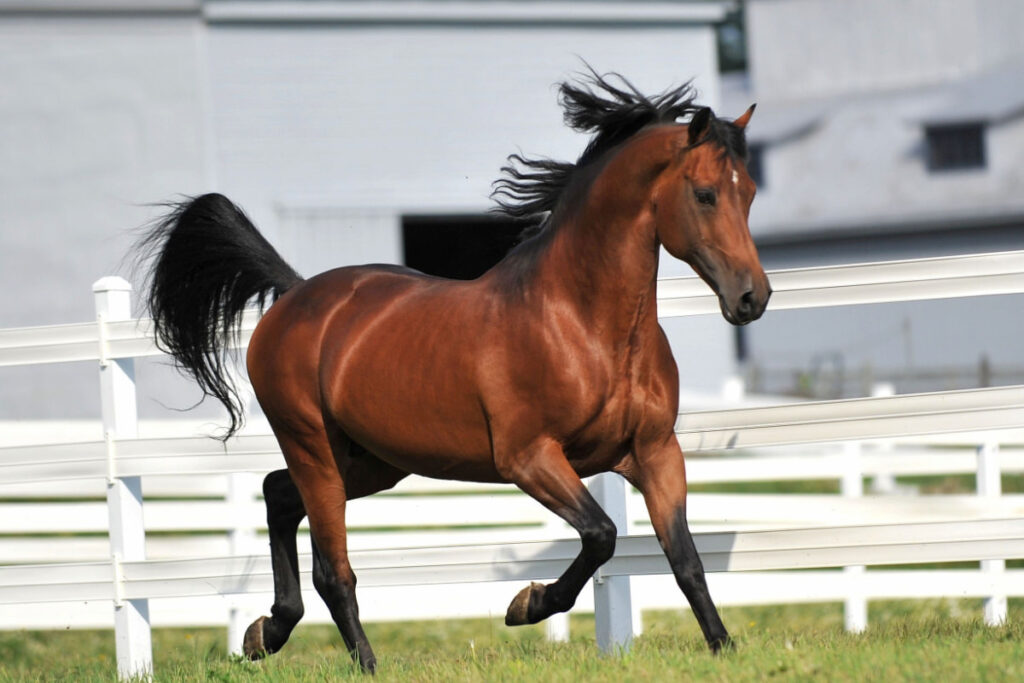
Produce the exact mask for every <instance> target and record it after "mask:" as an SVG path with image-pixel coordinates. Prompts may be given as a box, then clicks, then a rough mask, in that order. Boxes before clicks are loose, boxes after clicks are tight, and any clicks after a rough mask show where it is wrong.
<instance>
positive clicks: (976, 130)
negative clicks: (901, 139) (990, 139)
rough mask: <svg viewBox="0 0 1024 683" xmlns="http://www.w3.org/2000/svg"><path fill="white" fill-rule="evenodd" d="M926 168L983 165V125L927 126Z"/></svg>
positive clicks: (957, 167) (981, 166)
mask: <svg viewBox="0 0 1024 683" xmlns="http://www.w3.org/2000/svg"><path fill="white" fill-rule="evenodd" d="M925 140H926V142H927V145H928V170H930V171H952V170H957V169H964V168H985V128H984V126H982V124H980V123H961V124H955V125H943V126H928V127H927V128H925Z"/></svg>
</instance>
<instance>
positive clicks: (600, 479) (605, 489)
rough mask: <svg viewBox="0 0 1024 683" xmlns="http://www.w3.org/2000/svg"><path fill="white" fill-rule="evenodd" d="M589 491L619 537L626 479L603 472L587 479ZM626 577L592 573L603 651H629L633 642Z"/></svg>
mask: <svg viewBox="0 0 1024 683" xmlns="http://www.w3.org/2000/svg"><path fill="white" fill-rule="evenodd" d="M590 493H591V495H593V496H594V498H595V499H596V500H597V502H598V504H599V505H600V506H601V507H602V508H603V509H604V511H605V514H607V515H608V516H609V517H611V519H612V521H613V522H615V526H616V528H617V529H618V533H619V535H620V536H623V535H625V534H626V533H627V529H626V482H625V480H624V479H623V478H622V477H620V476H619V475H617V474H614V473H612V472H605V473H604V474H599V475H597V476H596V477H594V478H593V479H592V480H591V482H590ZM632 602H633V601H632V596H631V595H630V588H629V577H628V576H602V575H601V570H600V569H598V570H597V572H596V573H595V574H594V628H595V630H596V632H597V646H598V647H599V648H600V649H601V651H602V652H612V651H614V650H628V649H629V646H630V644H631V643H632V641H633V608H632Z"/></svg>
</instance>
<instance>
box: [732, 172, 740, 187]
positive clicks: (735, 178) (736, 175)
mask: <svg viewBox="0 0 1024 683" xmlns="http://www.w3.org/2000/svg"><path fill="white" fill-rule="evenodd" d="M739 182H740V174H739V173H737V172H736V169H733V170H732V184H733V185H739Z"/></svg>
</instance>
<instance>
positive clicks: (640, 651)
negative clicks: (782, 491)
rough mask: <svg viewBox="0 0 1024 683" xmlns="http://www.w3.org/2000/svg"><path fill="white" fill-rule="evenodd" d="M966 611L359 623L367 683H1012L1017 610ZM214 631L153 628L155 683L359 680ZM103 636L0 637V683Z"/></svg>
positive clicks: (344, 667)
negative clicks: (562, 629)
mask: <svg viewBox="0 0 1024 683" xmlns="http://www.w3.org/2000/svg"><path fill="white" fill-rule="evenodd" d="M979 614H980V601H976V600H956V601H948V600H934V601H915V602H909V601H908V602H885V603H872V605H871V612H870V616H871V624H872V625H871V626H870V628H869V630H868V631H867V632H866V633H864V634H862V635H859V636H854V635H849V634H846V633H843V631H842V608H841V606H840V605H838V604H826V605H805V606H779V607H758V608H731V609H725V610H723V618H724V619H725V622H726V624H727V626H729V628H730V629H731V630H732V632H733V634H734V636H735V637H736V639H737V648H736V650H735V651H733V652H730V653H728V654H726V655H724V656H717V657H716V656H713V655H711V654H709V653H708V652H707V650H706V648H705V647H704V644H703V641H702V639H701V638H700V633H699V630H698V628H697V626H696V623H695V622H694V620H693V618H692V616H691V615H690V614H689V613H688V612H651V613H648V614H646V615H645V621H646V624H647V628H646V631H645V633H644V635H643V636H641V637H640V638H638V639H637V641H636V642H635V643H634V646H633V648H632V650H631V651H630V652H629V653H627V654H624V655H619V656H602V655H601V654H600V653H599V652H598V650H597V647H596V645H595V644H594V635H593V619H591V618H589V617H586V616H574V617H573V620H572V632H573V639H572V641H571V642H569V643H565V644H551V643H547V642H546V641H545V640H544V639H543V629H542V628H541V627H539V626H538V627H528V628H524V629H509V628H506V627H505V626H504V625H503V624H502V623H501V622H500V621H498V620H486V619H474V620H457V621H436V622H414V623H400V624H369V625H367V629H366V630H367V634H368V635H369V637H370V640H371V642H372V643H373V645H374V648H375V650H376V652H377V657H378V662H379V669H378V675H377V677H376V680H378V681H439V682H440V681H563V682H570V681H572V682H576V681H609V682H611V681H615V682H619V681H668V680H711V681H744V680H767V679H772V680H829V681H865V680H866V681H891V680H932V681H1013V680H1024V604H1021V602H1020V601H1011V604H1010V618H1009V620H1008V622H1007V625H1005V626H1002V627H999V628H989V627H986V626H984V625H982V624H981V623H980V621H979ZM224 639H225V634H224V630H223V629H158V630H156V631H155V632H154V646H153V650H154V658H155V667H156V672H155V673H156V675H155V678H156V680H157V681H224V682H236V681H237V682H246V683H261V682H264V681H266V682H268V683H269V682H275V683H276V682H278V681H282V682H289V683H290V682H299V681H326V680H366V679H365V678H363V677H362V676H361V675H360V674H359V673H358V672H357V671H355V670H354V669H353V667H352V665H351V664H350V661H349V658H348V655H347V654H346V653H345V651H344V649H343V646H342V645H341V639H340V637H339V636H338V634H337V631H335V629H334V628H333V627H327V626H305V627H302V626H300V627H299V628H298V629H297V630H296V632H295V634H294V635H293V637H292V640H291V642H289V644H288V646H287V647H286V648H285V649H284V650H283V651H282V652H281V653H280V654H278V655H275V656H273V657H271V658H270V659H268V660H267V661H265V662H261V663H257V664H252V663H248V662H242V661H236V660H232V659H231V658H229V657H228V656H227V654H226V653H225V648H224ZM114 670H115V665H114V638H113V633H112V632H110V631H61V632H53V631H36V632H5V633H0V681H3V682H6V681H19V682H21V681H110V680H112V679H113V677H114Z"/></svg>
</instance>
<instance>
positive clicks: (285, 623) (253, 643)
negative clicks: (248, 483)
mask: <svg viewBox="0 0 1024 683" xmlns="http://www.w3.org/2000/svg"><path fill="white" fill-rule="evenodd" d="M263 497H264V500H265V501H266V505H267V529H268V532H269V536H270V562H271V566H272V567H273V570H274V605H273V607H271V608H270V616H269V617H260V618H259V619H257V620H256V621H254V622H253V623H252V624H251V625H250V626H249V628H248V629H246V631H245V638H244V639H243V642H242V651H243V652H244V653H245V656H246V657H248V658H249V659H259V658H261V657H264V656H266V655H268V654H273V653H275V652H277V651H278V650H280V649H281V647H282V646H284V644H285V643H286V642H287V641H288V636H290V635H291V632H292V629H293V628H295V625H296V624H298V623H299V620H300V619H302V614H303V607H302V590H301V588H300V586H299V560H298V552H297V549H296V545H295V537H296V534H297V532H298V529H299V523H300V522H301V521H302V518H303V517H305V516H306V508H305V507H304V506H303V504H302V497H301V496H300V495H299V490H298V489H297V488H295V483H294V482H293V481H292V478H291V477H290V476H289V474H288V470H276V471H274V472H271V473H270V474H268V475H267V476H266V478H265V479H264V480H263Z"/></svg>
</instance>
